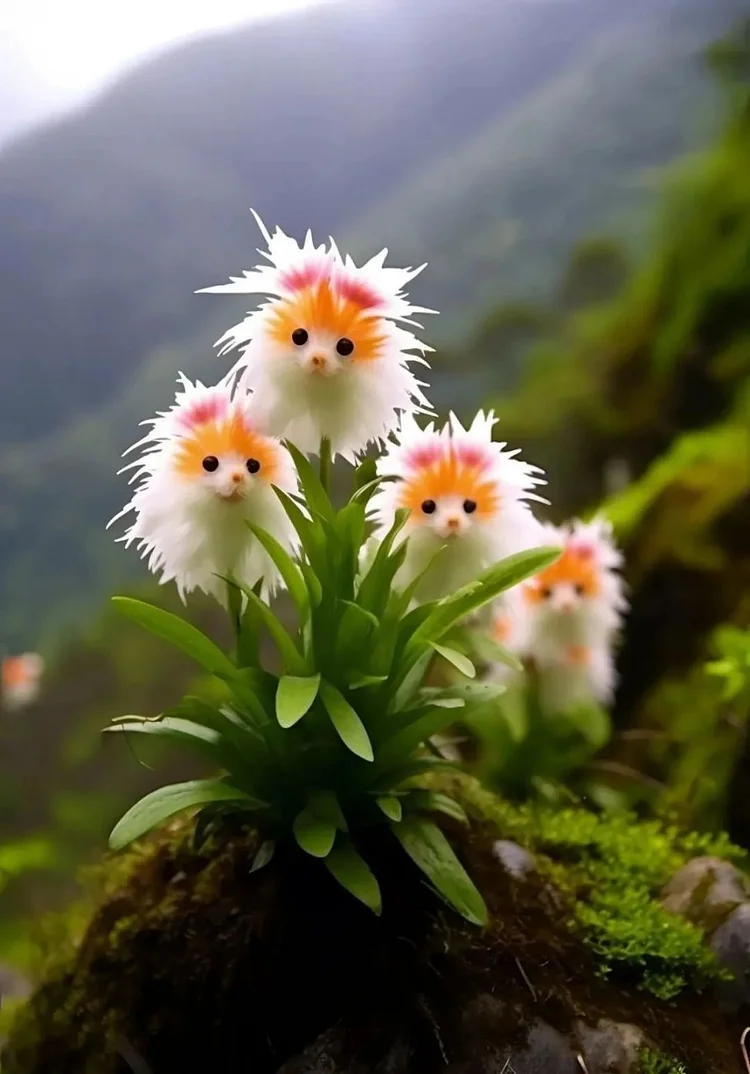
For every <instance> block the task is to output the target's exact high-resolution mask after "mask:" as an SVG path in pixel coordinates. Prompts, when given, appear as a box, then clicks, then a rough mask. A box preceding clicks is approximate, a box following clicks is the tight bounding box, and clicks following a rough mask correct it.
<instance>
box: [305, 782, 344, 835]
mask: <svg viewBox="0 0 750 1074" xmlns="http://www.w3.org/2000/svg"><path fill="white" fill-rule="evenodd" d="M308 808H309V809H311V810H312V812H313V813H314V814H315V816H316V817H319V818H320V819H321V820H327V821H328V823H329V824H333V825H334V826H335V827H336V828H338V830H339V831H340V832H346V831H348V830H349V827H348V825H347V823H346V817H345V816H344V814H343V812H342V810H341V806H340V805H339V800H338V798H337V797H336V795H335V794H334V793H333V791H313V792H312V794H311V795H310V798H309V800H308Z"/></svg>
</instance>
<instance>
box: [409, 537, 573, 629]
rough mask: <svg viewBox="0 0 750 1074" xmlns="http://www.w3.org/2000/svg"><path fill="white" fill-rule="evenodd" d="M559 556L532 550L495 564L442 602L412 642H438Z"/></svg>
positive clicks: (556, 550) (545, 550)
mask: <svg viewBox="0 0 750 1074" xmlns="http://www.w3.org/2000/svg"><path fill="white" fill-rule="evenodd" d="M561 554H562V549H560V548H532V549H529V550H528V551H526V552H518V553H516V554H515V555H513V556H508V557H507V558H506V559H503V560H501V561H500V562H499V563H495V564H494V565H493V566H492V567H489V568H488V569H487V570H486V571H483V572H482V574H480V575H479V577H478V578H477V579H476V583H472V584H471V586H469V587H464V590H463V591H459V592H458V593H457V594H455V595H454V596H451V597H446V598H445V599H444V600H441V601H440V602H439V603H438V605H437V607H436V608H435V609H434V611H433V612H432V614H431V615H430V616H429V617H428V618H427V619H426V620H425V622H424V623H423V624H422V626H421V627H420V628H419V629H418V630H417V632H416V634H415V635H414V638H413V642H414V643H418V642H421V641H422V640H423V639H426V640H429V641H440V640H441V639H442V638H443V637H445V635H446V633H447V632H448V631H449V630H450V629H451V627H452V626H454V625H455V624H456V623H460V622H461V621H462V620H464V619H465V618H466V617H467V616H468V615H471V613H472V612H475V611H477V610H478V609H479V608H482V607H484V605H486V604H489V603H490V602H491V601H493V600H494V599H495V598H496V597H498V596H499V595H500V594H501V593H502V592H503V591H504V590H506V589H510V588H511V586H514V585H518V583H519V582H522V581H523V580H524V578H528V577H529V576H530V575H533V574H538V572H539V571H540V570H543V569H544V567H548V566H549V565H550V564H551V563H554V562H555V561H556V560H558V559H559V558H560V555H561Z"/></svg>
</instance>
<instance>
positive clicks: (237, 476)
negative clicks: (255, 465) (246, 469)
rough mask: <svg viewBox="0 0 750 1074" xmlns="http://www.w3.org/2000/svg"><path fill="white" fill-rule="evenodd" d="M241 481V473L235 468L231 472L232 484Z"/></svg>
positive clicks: (237, 483)
mask: <svg viewBox="0 0 750 1074" xmlns="http://www.w3.org/2000/svg"><path fill="white" fill-rule="evenodd" d="M241 482H242V474H241V473H240V471H239V470H235V471H234V472H233V474H232V484H233V485H239V484H240V483H241Z"/></svg>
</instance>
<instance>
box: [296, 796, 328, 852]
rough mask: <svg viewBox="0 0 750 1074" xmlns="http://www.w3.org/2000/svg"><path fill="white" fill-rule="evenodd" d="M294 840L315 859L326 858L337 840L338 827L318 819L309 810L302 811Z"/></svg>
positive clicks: (297, 817)
mask: <svg viewBox="0 0 750 1074" xmlns="http://www.w3.org/2000/svg"><path fill="white" fill-rule="evenodd" d="M293 828H294V838H295V839H296V840H297V842H298V843H299V845H300V846H301V847H302V849H303V850H304V851H305V853H307V854H310V855H312V857H313V858H325V857H326V855H327V854H329V853H330V851H331V847H332V846H333V841H334V839H335V838H336V825H335V824H331V822H330V821H327V820H322V819H321V818H320V817H316V816H315V814H314V813H313V811H312V810H311V809H309V808H305V809H303V810H301V811H300V812H299V813H298V814H297V816H296V818H295V821H294V825H293Z"/></svg>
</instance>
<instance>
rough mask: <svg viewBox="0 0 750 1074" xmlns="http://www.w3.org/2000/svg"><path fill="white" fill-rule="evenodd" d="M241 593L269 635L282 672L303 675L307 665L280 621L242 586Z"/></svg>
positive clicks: (253, 594)
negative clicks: (278, 657)
mask: <svg viewBox="0 0 750 1074" xmlns="http://www.w3.org/2000/svg"><path fill="white" fill-rule="evenodd" d="M242 592H243V593H244V594H245V596H246V597H247V599H248V607H252V608H254V610H255V611H256V612H257V613H258V615H259V616H260V618H261V619H262V621H263V623H264V625H265V627H266V629H267V630H268V633H269V634H270V635H271V637H272V639H273V642H274V644H275V646H276V648H277V649H278V651H279V656H280V657H281V659H282V661H283V663H284V670H285V671H287V672H289V673H290V674H291V675H304V674H305V672H306V671H307V664H306V662H305V658H304V657H303V656H302V653H301V652H300V651H299V649H298V648H297V646H296V645H295V644H294V642H293V641H292V639H291V637H290V636H289V633H288V631H287V630H286V629H285V627H284V626H283V624H282V623H281V621H280V620H279V619H278V618H277V616H275V615H274V613H273V612H272V611H271V609H270V608H269V607H268V605H267V604H265V603H264V602H263V601H262V600H261V599H260V597H259V596H258V595H257V594H256V593H253V591H252V590H251V589H247V588H246V587H245V586H242Z"/></svg>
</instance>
